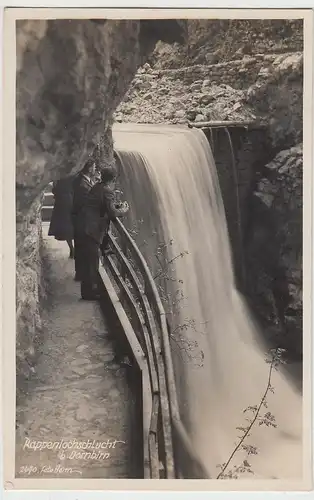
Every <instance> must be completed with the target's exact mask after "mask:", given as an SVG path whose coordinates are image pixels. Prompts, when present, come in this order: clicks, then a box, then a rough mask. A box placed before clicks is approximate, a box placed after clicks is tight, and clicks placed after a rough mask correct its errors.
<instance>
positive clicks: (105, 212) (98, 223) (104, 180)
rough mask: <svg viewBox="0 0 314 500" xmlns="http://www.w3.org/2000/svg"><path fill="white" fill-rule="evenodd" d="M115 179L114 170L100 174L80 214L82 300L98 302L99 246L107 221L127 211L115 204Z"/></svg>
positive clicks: (106, 169) (121, 204)
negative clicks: (82, 256)
mask: <svg viewBox="0 0 314 500" xmlns="http://www.w3.org/2000/svg"><path fill="white" fill-rule="evenodd" d="M115 178H116V170H115V169H114V168H105V169H104V170H103V171H102V173H101V182H99V183H97V184H95V186H94V187H93V188H92V189H91V190H90V192H89V193H88V195H87V196H86V198H85V203H84V205H83V207H82V209H81V211H80V224H81V226H80V228H81V238H82V244H83V254H84V265H83V270H82V271H83V275H82V280H81V295H82V299H84V300H97V299H98V298H99V294H98V286H97V283H98V267H99V248H100V245H101V244H102V242H103V239H104V236H105V235H106V233H107V231H108V229H109V223H110V220H113V219H115V218H116V217H119V216H122V215H124V214H125V213H126V212H127V211H128V209H129V206H128V204H127V203H126V202H123V203H117V201H116V195H115V190H114V188H115Z"/></svg>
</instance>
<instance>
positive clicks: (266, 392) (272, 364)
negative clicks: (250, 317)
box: [217, 350, 277, 479]
mask: <svg viewBox="0 0 314 500" xmlns="http://www.w3.org/2000/svg"><path fill="white" fill-rule="evenodd" d="M276 353H277V350H276ZM276 361H277V358H276V355H273V358H272V361H271V364H270V369H269V374H268V381H267V386H266V389H265V392H264V394H263V397H262V399H261V401H260V404H259V405H258V407H257V410H256V413H255V415H254V418H253V420H252V421H251V423H250V425H249V426H248V427H247V429H246V431H245V433H244V434H243V436H242V438H241V439H240V441H239V443H238V444H237V446H236V447H235V448H234V450H233V452H232V453H231V455H230V457H229V459H228V461H227V462H226V463H225V464H224V466H223V468H222V469H221V471H220V473H219V474H218V476H217V479H220V477H221V476H222V475H223V473H224V472H225V470H226V469H227V467H228V465H229V464H230V462H231V460H232V459H233V457H234V456H235V454H236V453H237V451H238V450H239V449H240V447H241V445H242V444H243V442H244V441H245V439H246V438H247V437H248V435H249V434H250V431H251V430H252V427H253V425H254V424H255V422H256V421H257V419H258V417H259V413H260V411H261V408H262V407H263V406H264V405H265V400H266V397H267V394H268V392H269V391H270V390H271V388H272V387H271V376H272V372H273V368H274V366H275V363H276Z"/></svg>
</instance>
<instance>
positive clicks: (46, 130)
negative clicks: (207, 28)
mask: <svg viewBox="0 0 314 500" xmlns="http://www.w3.org/2000/svg"><path fill="white" fill-rule="evenodd" d="M16 34H17V78H16V100H17V113H16V217H17V219H16V220H17V335H18V339H17V343H18V348H17V357H18V359H20V360H23V359H24V358H25V352H26V351H27V350H29V351H30V352H33V347H32V339H33V337H34V334H35V331H36V329H38V328H39V327H40V315H39V309H38V302H39V296H38V293H39V289H40V283H41V281H40V274H41V271H40V258H39V250H40V217H39V207H40V197H41V193H42V191H43V190H44V188H45V187H46V185H47V184H48V183H49V182H50V181H52V180H56V179H57V178H59V177H62V176H64V175H66V174H69V173H71V172H72V173H74V172H76V171H78V170H79V169H80V168H81V167H82V166H83V164H84V163H85V161H86V159H87V157H88V155H91V154H92V153H93V150H94V148H95V145H96V144H97V143H99V142H101V143H102V146H103V147H102V151H103V152H104V153H105V154H106V155H107V157H108V159H109V160H110V159H111V157H112V154H113V151H112V137H111V128H110V125H111V120H112V113H113V111H114V110H115V108H116V107H117V106H118V104H119V102H120V101H121V99H122V98H123V96H124V94H125V93H126V91H127V89H128V86H129V84H130V82H131V80H132V78H133V76H134V74H135V72H136V70H137V68H138V67H139V66H140V65H141V64H143V62H145V60H146V57H147V55H148V54H149V51H150V50H152V49H153V47H154V45H155V43H156V42H157V40H159V39H161V40H162V39H165V41H166V42H169V41H172V40H174V39H176V40H177V41H179V42H180V41H181V40H182V36H183V35H184V29H183V25H181V26H180V25H179V24H178V23H177V22H176V21H158V22H157V21H152V24H151V25H150V24H149V22H148V21H146V22H145V24H144V25H143V24H142V22H141V21H136V20H125V21H124V20H123V21H120V20H119V21H108V20H107V21H103V20H24V21H18V22H17V28H16ZM22 364H23V363H22ZM23 366H24V368H23V369H22V371H23V372H25V370H26V369H25V366H26V365H25V363H24V365H23ZM26 371H27V370H26Z"/></svg>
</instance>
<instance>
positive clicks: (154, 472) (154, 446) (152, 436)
mask: <svg viewBox="0 0 314 500" xmlns="http://www.w3.org/2000/svg"><path fill="white" fill-rule="evenodd" d="M159 403H160V401H159V395H158V394H154V395H153V404H152V413H151V421H150V429H149V441H148V442H149V458H150V467H151V477H152V479H159V478H160V476H159V455H158V438H157V422H158V412H159Z"/></svg>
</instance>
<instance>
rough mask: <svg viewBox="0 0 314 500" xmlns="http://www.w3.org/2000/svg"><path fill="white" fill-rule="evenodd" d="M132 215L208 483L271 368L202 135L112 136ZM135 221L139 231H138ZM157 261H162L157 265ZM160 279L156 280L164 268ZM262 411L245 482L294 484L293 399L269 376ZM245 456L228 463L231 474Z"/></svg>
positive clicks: (124, 129) (132, 132) (139, 128)
mask: <svg viewBox="0 0 314 500" xmlns="http://www.w3.org/2000/svg"><path fill="white" fill-rule="evenodd" d="M113 136H114V141H115V148H116V150H117V151H118V154H119V157H120V160H121V166H122V169H123V174H122V175H121V176H120V182H121V183H122V189H123V191H124V197H125V199H127V200H128V202H129V204H130V206H131V213H130V215H129V217H128V220H127V221H126V225H127V227H128V228H129V229H131V230H132V231H133V233H132V234H133V236H134V238H135V240H136V241H137V243H138V245H139V247H140V249H141V251H142V253H143V254H144V256H145V258H146V260H147V262H148V264H149V266H150V269H151V270H152V273H153V276H155V277H156V282H157V283H158V286H159V290H160V293H161V298H162V299H163V301H164V304H165V308H166V311H167V319H168V323H169V327H170V332H171V339H172V340H171V341H172V350H173V360H174V367H175V375H176V382H177V391H178V398H179V405H180V412H181V417H182V419H183V421H184V424H185V426H186V428H187V430H188V432H189V435H190V437H191V439H192V442H193V445H194V448H195V451H196V452H197V453H198V455H199V456H200V458H201V459H202V461H203V463H204V465H205V466H206V468H207V470H208V473H209V475H210V477H211V478H215V477H217V476H218V474H219V468H217V466H218V464H222V463H224V462H226V461H227V460H228V458H229V456H230V454H231V453H232V451H233V450H234V448H235V445H236V443H237V442H238V441H239V438H238V436H239V435H240V432H239V430H238V429H237V427H245V426H246V425H247V421H246V420H245V419H246V417H248V416H249V415H247V414H246V413H244V412H243V411H244V410H245V408H247V407H248V406H254V405H258V404H259V402H260V401H261V398H262V395H263V393H264V392H265V389H266V386H267V381H268V374H269V369H270V366H269V364H267V363H266V362H265V357H266V356H265V349H263V346H262V344H261V342H260V339H259V333H258V329H257V327H256V325H255V323H254V320H253V319H252V318H251V316H250V313H249V312H248V309H247V308H246V305H245V302H244V300H243V298H242V297H241V295H240V293H239V292H238V291H237V290H236V287H235V281H234V274H233V267H232V259H231V250H230V244H229V238H228V231H227V225H226V219H225V213H224V207H223V201H222V197H221V193H220V188H219V183H218V177H217V172H216V167H215V162H214V159H213V156H212V152H211V150H210V146H209V144H208V141H207V139H206V137H205V135H204V134H203V132H201V131H199V130H196V129H193V130H189V129H187V128H185V127H178V126H155V125H134V124H132V125H131V124H130V125H126V124H119V125H115V126H114V128H113ZM138 221H140V223H139V222H138ZM162 259H163V261H162ZM170 261H172V262H171V264H166V266H167V273H166V274H167V276H166V275H165V273H163V272H162V271H161V269H162V266H163V265H165V263H167V262H170ZM272 386H273V387H274V390H275V392H274V393H269V395H268V398H267V401H268V409H265V411H269V412H271V413H272V414H273V415H274V417H275V419H276V424H277V427H272V426H270V427H267V426H264V425H262V426H259V425H258V424H257V425H255V426H254V427H253V429H252V432H251V435H250V437H249V438H248V440H247V442H246V444H251V445H252V446H254V447H256V448H257V454H256V455H251V456H249V458H248V460H249V462H250V465H251V469H252V470H253V472H254V476H253V475H251V474H249V473H244V475H247V474H249V477H252V478H253V477H254V478H257V479H258V478H259V479H262V478H265V479H275V478H278V479H290V480H291V479H299V478H301V476H302V399H301V395H300V394H298V393H297V392H296V390H295V389H294V388H293V387H292V386H291V385H290V383H289V381H288V380H287V379H286V378H285V376H284V375H283V374H282V373H281V372H280V371H279V370H278V371H273V374H272ZM243 453H244V452H241V453H237V454H236V455H235V457H234V459H233V461H232V462H231V463H230V468H232V466H233V465H240V463H241V461H242V460H243V459H244V458H247V456H246V454H244V455H243Z"/></svg>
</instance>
